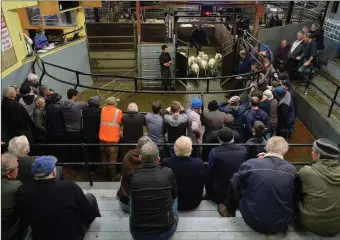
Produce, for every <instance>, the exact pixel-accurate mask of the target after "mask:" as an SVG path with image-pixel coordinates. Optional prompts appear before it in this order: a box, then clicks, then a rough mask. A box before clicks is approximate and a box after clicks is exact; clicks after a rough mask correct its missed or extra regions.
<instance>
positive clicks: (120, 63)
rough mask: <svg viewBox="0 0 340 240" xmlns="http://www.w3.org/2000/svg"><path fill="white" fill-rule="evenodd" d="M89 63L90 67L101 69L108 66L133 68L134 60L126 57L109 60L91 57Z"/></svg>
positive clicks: (134, 65)
mask: <svg viewBox="0 0 340 240" xmlns="http://www.w3.org/2000/svg"><path fill="white" fill-rule="evenodd" d="M90 64H91V67H92V68H101V69H108V68H113V69H116V68H119V69H121V68H135V67H136V60H134V59H132V60H126V59H119V60H110V59H102V60H98V59H91V60H90Z"/></svg>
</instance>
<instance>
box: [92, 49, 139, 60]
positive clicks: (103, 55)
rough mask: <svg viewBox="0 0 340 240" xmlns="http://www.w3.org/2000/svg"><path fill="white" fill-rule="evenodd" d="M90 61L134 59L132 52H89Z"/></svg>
mask: <svg viewBox="0 0 340 240" xmlns="http://www.w3.org/2000/svg"><path fill="white" fill-rule="evenodd" d="M90 58H91V59H135V52H134V51H122V52H90Z"/></svg>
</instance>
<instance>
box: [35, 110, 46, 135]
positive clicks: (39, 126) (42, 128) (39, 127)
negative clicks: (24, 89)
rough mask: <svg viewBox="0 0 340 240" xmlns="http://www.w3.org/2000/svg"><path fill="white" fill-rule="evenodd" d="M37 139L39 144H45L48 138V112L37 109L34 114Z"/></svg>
mask: <svg viewBox="0 0 340 240" xmlns="http://www.w3.org/2000/svg"><path fill="white" fill-rule="evenodd" d="M33 118H34V125H35V137H36V139H37V141H38V142H45V139H46V136H47V125H46V124H47V123H46V110H45V108H43V109H41V108H40V107H36V108H35V110H34V113H33Z"/></svg>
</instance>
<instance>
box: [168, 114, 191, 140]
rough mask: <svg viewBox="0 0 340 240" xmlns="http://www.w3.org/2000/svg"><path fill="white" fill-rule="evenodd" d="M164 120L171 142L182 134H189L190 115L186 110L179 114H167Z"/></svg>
mask: <svg viewBox="0 0 340 240" xmlns="http://www.w3.org/2000/svg"><path fill="white" fill-rule="evenodd" d="M164 122H165V128H166V131H167V133H168V142H169V143H174V142H176V140H177V139H178V138H179V137H180V136H186V135H187V126H188V115H187V114H186V113H185V112H182V113H181V114H179V115H165V116H164Z"/></svg>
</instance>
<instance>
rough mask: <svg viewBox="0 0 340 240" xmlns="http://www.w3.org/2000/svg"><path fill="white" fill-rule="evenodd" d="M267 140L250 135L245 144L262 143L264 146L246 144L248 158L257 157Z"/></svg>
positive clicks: (262, 150)
mask: <svg viewBox="0 0 340 240" xmlns="http://www.w3.org/2000/svg"><path fill="white" fill-rule="evenodd" d="M266 143H267V141H266V140H265V139H264V138H263V137H262V136H260V137H255V136H254V137H252V138H250V139H249V140H248V141H247V142H246V144H250V145H258V144H261V145H262V144H263V145H264V146H246V148H247V152H248V158H257V155H258V154H259V153H262V152H266V151H265V145H266Z"/></svg>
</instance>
